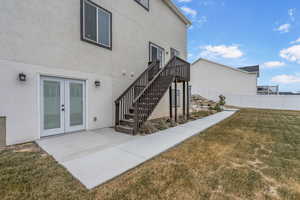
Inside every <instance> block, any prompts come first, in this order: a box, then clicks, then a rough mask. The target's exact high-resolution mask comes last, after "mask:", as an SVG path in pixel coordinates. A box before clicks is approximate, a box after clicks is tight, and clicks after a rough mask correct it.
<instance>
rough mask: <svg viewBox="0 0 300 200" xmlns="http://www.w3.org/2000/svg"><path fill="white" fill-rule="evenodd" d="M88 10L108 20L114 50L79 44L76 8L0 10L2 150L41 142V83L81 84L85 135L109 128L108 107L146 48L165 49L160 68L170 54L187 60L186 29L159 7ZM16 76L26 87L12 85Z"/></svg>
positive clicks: (31, 1) (27, 4)
mask: <svg viewBox="0 0 300 200" xmlns="http://www.w3.org/2000/svg"><path fill="white" fill-rule="evenodd" d="M93 2H94V3H97V4H98V5H100V6H101V7H103V8H105V9H107V10H109V11H110V12H112V50H108V49H105V48H101V47H98V46H96V45H92V44H89V43H86V42H84V41H81V40H80V34H81V33H80V0H76V1H75V0H74V1H67V0H64V1H58V0H45V1H43V2H41V1H40V0H26V1H18V0H3V1H2V2H1V6H0V26H1V27H5V28H3V29H2V28H1V29H0V93H1V98H0V116H6V117H7V131H6V133H7V144H15V143H21V142H27V141H32V140H35V139H38V138H39V137H40V108H39V103H40V102H39V101H40V98H39V96H40V94H39V92H40V76H41V75H47V76H55V77H64V78H72V79H82V80H86V89H87V90H86V92H87V94H86V97H87V113H86V120H87V129H96V128H103V127H110V126H113V125H114V113H115V112H114V110H115V107H114V100H115V99H116V98H117V97H118V96H119V95H120V94H121V93H122V92H123V91H124V90H125V89H126V88H127V87H128V86H129V85H130V83H132V82H133V81H134V80H135V79H136V78H137V77H138V76H139V74H140V73H142V72H143V71H144V70H145V69H146V68H147V63H148V61H149V42H153V43H155V44H157V45H159V46H161V47H163V48H164V49H165V62H167V61H168V60H169V58H170V48H175V49H177V50H178V51H180V57H181V58H183V59H186V57H187V24H186V23H185V22H184V21H183V20H182V19H181V18H179V16H178V15H177V14H176V13H175V12H174V11H173V10H172V9H170V7H168V6H167V5H166V3H165V0H152V1H150V10H149V12H148V11H146V10H145V9H144V8H143V7H141V6H140V5H139V4H138V3H136V2H135V1H134V0H122V1H120V0H93ZM21 72H23V73H25V74H26V75H27V81H26V82H24V83H21V82H19V81H18V80H17V76H18V74H19V73H21ZM95 80H100V81H101V87H100V88H95V86H94V81H95ZM166 106H168V105H166ZM156 112H159V111H156ZM95 117H96V118H97V120H96V121H95V120H94V119H95Z"/></svg>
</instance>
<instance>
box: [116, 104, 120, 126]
mask: <svg viewBox="0 0 300 200" xmlns="http://www.w3.org/2000/svg"><path fill="white" fill-rule="evenodd" d="M115 124H116V126H117V125H119V124H120V102H119V101H118V102H116V121H115Z"/></svg>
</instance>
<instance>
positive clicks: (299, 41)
mask: <svg viewBox="0 0 300 200" xmlns="http://www.w3.org/2000/svg"><path fill="white" fill-rule="evenodd" d="M297 43H300V38H298V39H297V40H295V41H292V42H291V44H297Z"/></svg>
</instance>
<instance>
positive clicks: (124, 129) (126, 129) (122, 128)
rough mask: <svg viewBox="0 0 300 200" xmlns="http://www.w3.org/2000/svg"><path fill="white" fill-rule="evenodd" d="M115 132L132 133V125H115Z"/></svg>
mask: <svg viewBox="0 0 300 200" xmlns="http://www.w3.org/2000/svg"><path fill="white" fill-rule="evenodd" d="M115 129H116V131H117V132H121V133H127V134H130V135H134V129H133V128H132V127H128V126H123V125H117V126H116V127H115Z"/></svg>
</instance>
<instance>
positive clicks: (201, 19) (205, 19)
mask: <svg viewBox="0 0 300 200" xmlns="http://www.w3.org/2000/svg"><path fill="white" fill-rule="evenodd" d="M197 22H198V23H199V24H200V25H203V24H205V23H206V22H207V17H206V16H201V17H200V18H199V19H198V20H197Z"/></svg>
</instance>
